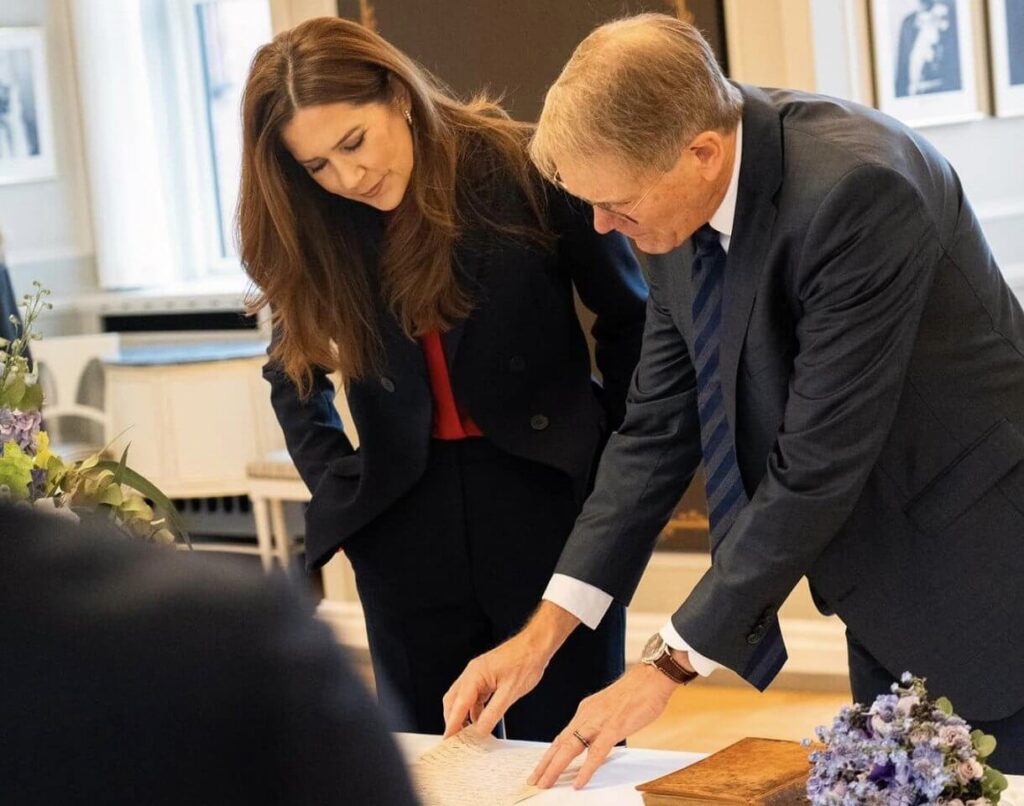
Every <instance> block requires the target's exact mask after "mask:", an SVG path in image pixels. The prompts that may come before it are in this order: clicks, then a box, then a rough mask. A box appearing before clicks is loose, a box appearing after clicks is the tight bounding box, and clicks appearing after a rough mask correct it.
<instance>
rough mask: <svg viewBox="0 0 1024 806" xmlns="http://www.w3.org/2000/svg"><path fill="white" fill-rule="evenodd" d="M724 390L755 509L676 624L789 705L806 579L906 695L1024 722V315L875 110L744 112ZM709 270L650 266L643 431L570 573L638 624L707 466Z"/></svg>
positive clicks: (950, 178) (617, 470)
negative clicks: (790, 660)
mask: <svg viewBox="0 0 1024 806" xmlns="http://www.w3.org/2000/svg"><path fill="white" fill-rule="evenodd" d="M741 90H742V92H743V96H744V112H743V145H742V149H743V150H742V164H741V168H740V176H739V191H738V200H737V208H736V218H735V226H734V229H733V233H732V239H731V241H730V246H729V251H728V261H727V264H726V268H725V278H724V289H723V294H724V298H723V310H722V325H721V334H722V345H721V357H720V367H721V368H720V372H721V381H722V390H723V395H724V397H725V401H726V412H727V416H728V419H729V422H730V423H731V424H732V427H733V433H734V435H735V441H736V450H737V457H738V461H739V465H740V471H741V475H742V478H743V482H744V486H745V488H746V491H747V494H748V496H749V498H750V504H749V505H748V506H747V507H745V509H744V510H743V511H742V513H741V514H740V516H739V518H738V520H737V521H736V523H735V525H734V526H733V527H732V529H731V530H730V531H729V533H728V534H727V535H726V537H724V538H723V539H722V540H721V541H720V543H719V544H718V545H713V546H712V558H713V559H712V567H711V569H710V571H709V572H708V573H707V574H706V575H705V576H704V577H703V578H702V579H701V581H700V582H699V584H698V585H697V587H696V588H695V589H694V590H693V592H692V593H691V594H690V596H689V597H688V598H687V600H686V601H685V603H684V604H683V605H682V606H681V607H680V608H679V610H678V611H677V612H676V613H675V614H674V616H673V624H674V626H675V627H676V629H677V630H678V632H679V634H680V635H681V636H682V637H683V638H684V639H685V640H687V641H688V642H689V643H690V644H691V645H692V646H693V648H694V649H696V650H697V651H698V652H700V653H701V654H703V655H706V656H707V657H710V658H712V659H714V660H716V661H718V662H720V663H722V664H724V665H726V666H728V667H730V668H732V669H734V670H736V671H737V672H739V673H740V674H742V675H743V676H744V677H746V678H747V679H748V680H749V681H750V682H752V683H754V684H755V685H758V686H759V687H762V688H763V687H764V686H766V685H767V684H768V683H769V682H770V681H771V679H772V677H774V675H775V674H776V672H777V671H778V669H779V668H780V666H781V665H782V663H783V662H784V660H785V650H784V648H783V643H782V640H781V637H780V636H779V632H778V621H777V618H776V615H775V614H776V612H777V610H778V608H779V606H780V605H781V604H782V603H783V601H784V600H785V599H786V597H787V596H788V594H789V593H790V591H791V590H792V589H793V587H794V586H795V585H796V583H797V581H798V580H799V579H800V577H801V576H802V575H805V574H806V575H807V577H808V578H809V580H810V583H811V586H812V590H813V591H814V593H815V595H816V598H817V601H818V602H819V606H820V607H823V608H825V609H828V610H832V611H834V612H836V613H837V614H838V615H839V616H840V617H841V618H842V619H843V621H844V622H845V623H846V624H847V626H848V627H849V629H850V631H851V632H852V634H853V635H854V636H856V638H857V639H858V640H859V641H860V642H861V643H862V644H864V645H865V646H866V648H867V649H868V650H869V651H870V653H871V654H872V655H873V656H874V657H875V658H877V659H878V661H880V662H881V663H882V664H883V665H884V666H885V667H886V668H887V669H888V671H889V672H891V673H892V674H894V675H899V674H900V673H901V672H903V671H904V670H909V671H911V672H914V673H915V674H919V675H924V676H927V677H928V681H929V689H930V690H932V691H934V692H936V693H937V694H945V695H948V696H949V697H950V698H951V699H952V701H953V703H954V704H955V705H956V706H957V708H958V710H959V711H961V712H962V713H963V714H965V715H968V716H970V717H972V718H974V719H984V720H989V719H997V718H1001V717H1005V716H1007V715H1009V714H1011V713H1013V712H1015V711H1017V710H1019V709H1020V708H1021V707H1022V706H1024V674H1022V671H1021V670H1022V668H1024V585H1021V584H1020V580H1021V579H1024V461H1022V460H1024V315H1022V312H1021V308H1020V306H1019V304H1018V303H1017V301H1016V299H1015V298H1014V296H1013V294H1012V293H1011V291H1010V289H1009V288H1008V287H1007V285H1006V283H1005V282H1004V281H1003V278H1002V276H1001V275H1000V273H999V269H998V267H997V266H996V264H995V261H994V260H993V258H992V255H991V253H990V251H989V248H988V245H987V243H986V242H985V239H984V237H983V235H982V232H981V228H980V226H979V224H978V221H977V219H976V218H975V216H974V213H973V212H972V211H971V207H970V205H969V204H968V202H967V199H966V198H965V196H964V192H963V189H962V188H961V186H960V182H959V180H958V179H957V176H956V174H955V173H954V172H953V169H952V168H951V167H950V166H949V164H948V163H947V162H946V160H945V159H943V158H942V157H941V156H940V155H939V154H938V153H937V152H936V151H935V149H934V148H933V147H932V146H931V145H929V144H928V142H926V141H925V140H924V139H923V138H922V137H920V136H919V135H917V134H916V133H914V132H912V131H910V130H909V129H907V128H905V127H903V126H902V125H900V124H898V123H896V122H895V121H893V120H891V119H890V118H888V117H886V116H884V115H881V114H879V113H877V112H874V111H872V110H869V109H865V108H863V107H860V106H857V105H855V104H852V103H846V102H843V101H838V100H835V99H831V98H825V97H821V96H815V95H808V94H802V93H797V92H789V91H785V90H760V89H756V88H753V87H741ZM692 254H693V253H692V248H691V244H690V243H689V242H687V244H685V245H684V246H683V247H681V248H679V249H677V250H675V251H674V252H672V253H669V254H666V255H662V256H656V257H653V258H652V259H651V268H650V277H649V279H650V284H651V293H650V300H649V303H648V313H647V327H646V331H645V333H644V345H643V354H642V357H641V361H640V365H639V366H638V368H637V373H636V376H635V378H634V382H633V384H632V387H631V390H630V395H629V401H628V410H627V414H626V419H625V422H624V423H623V425H622V427H621V428H620V430H619V432H618V433H617V434H614V435H613V436H612V438H611V440H610V441H609V444H608V447H607V449H606V451H605V453H604V456H603V459H602V462H601V466H600V469H599V471H598V479H597V483H596V489H595V492H594V493H593V495H592V496H591V497H590V499H589V500H588V502H587V504H586V506H585V508H584V511H583V514H582V515H581V517H580V520H579V521H578V523H577V527H576V530H575V531H574V533H573V535H572V537H571V538H570V541H569V543H568V545H567V546H566V549H565V551H564V552H563V555H562V559H561V560H560V563H559V566H558V568H557V569H556V570H557V572H560V573H564V574H568V575H570V576H573V577H576V578H578V579H581V580H583V581H585V582H589V583H591V584H593V585H595V586H597V587H599V588H601V589H603V590H605V591H608V592H609V593H611V594H613V595H614V596H615V597H616V598H617V599H619V600H620V601H624V602H628V601H629V599H630V597H631V596H632V595H633V592H634V590H635V588H636V585H637V582H638V580H639V578H640V574H641V572H642V571H643V569H644V566H645V565H646V563H647V561H648V558H649V556H650V553H651V550H652V547H653V545H654V540H655V538H656V536H657V534H658V531H659V529H660V528H661V526H662V525H663V524H664V523H665V522H666V520H667V518H668V517H669V514H670V512H671V509H672V507H673V505H674V504H675V503H676V502H677V501H678V499H679V496H680V493H681V492H682V491H683V489H684V488H685V487H686V484H687V483H688V481H689V479H690V477H691V475H692V474H693V472H694V469H695V468H696V466H697V464H698V462H699V461H700V453H701V451H700V438H699V425H698V418H697V404H696V388H695V377H694V371H693V364H692V361H691V355H692V343H693V331H692V324H693V320H692V313H691V303H692V296H693V295H692V289H691V260H692Z"/></svg>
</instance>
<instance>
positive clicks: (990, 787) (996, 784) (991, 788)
mask: <svg viewBox="0 0 1024 806" xmlns="http://www.w3.org/2000/svg"><path fill="white" fill-rule="evenodd" d="M1009 785H1010V783H1009V781H1007V780H1006V776H1005V775H1003V774H1002V773H1001V772H999V770H997V769H995V768H994V767H985V774H984V775H982V777H981V791H982V793H983V794H984V795H985V797H986V798H989V799H990V800H992V801H998V800H999V795H1000V793H1002V792H1004V791H1005V790H1006V788H1007V787H1008V786H1009Z"/></svg>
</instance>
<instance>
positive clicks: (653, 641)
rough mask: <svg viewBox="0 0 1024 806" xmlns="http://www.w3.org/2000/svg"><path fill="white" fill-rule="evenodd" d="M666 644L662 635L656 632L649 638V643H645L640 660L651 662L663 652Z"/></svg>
mask: <svg viewBox="0 0 1024 806" xmlns="http://www.w3.org/2000/svg"><path fill="white" fill-rule="evenodd" d="M664 646H665V641H664V640H663V639H662V637H661V635H660V634H658V633H655V634H654V635H652V636H651V637H650V638H648V639H647V643H646V644H644V651H643V652H642V653H641V654H640V660H641V661H642V662H645V663H651V662H652V661H654V659H655V658H657V657H658V656H659V655H660V654H661V649H662V647H664Z"/></svg>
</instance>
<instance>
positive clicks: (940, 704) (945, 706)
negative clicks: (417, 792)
mask: <svg viewBox="0 0 1024 806" xmlns="http://www.w3.org/2000/svg"><path fill="white" fill-rule="evenodd" d="M935 707H936V708H938V709H939V710H940V711H942V713H944V714H945V715H946V716H951V715H952V713H953V703H951V702H950V701H949V698H948V697H939V698H938V699H937V700H936V701H935Z"/></svg>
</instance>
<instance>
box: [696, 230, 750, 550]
mask: <svg viewBox="0 0 1024 806" xmlns="http://www.w3.org/2000/svg"><path fill="white" fill-rule="evenodd" d="M693 246H694V257H693V288H694V289H695V294H694V297H693V332H694V339H693V352H694V368H695V369H696V371H697V409H698V413H699V416H700V442H701V448H702V449H703V453H704V473H705V490H706V492H707V498H708V520H709V521H710V524H711V545H712V546H715V545H717V543H718V541H719V540H721V538H722V537H723V536H724V535H725V534H726V533H727V532H728V531H729V527H731V526H732V524H733V522H734V521H735V520H736V516H737V515H739V513H740V510H742V509H743V507H745V506H746V505H747V494H746V491H745V490H744V489H743V479H741V478H740V468H739V464H738V463H737V461H736V448H735V445H734V443H733V438H732V429H731V428H730V427H729V422H728V420H727V419H726V416H725V401H724V399H723V398H722V380H721V375H720V373H719V362H718V357H719V352H720V350H719V347H720V331H719V326H720V324H721V321H722V277H723V275H724V273H725V250H724V249H722V244H721V241H720V240H719V234H718V232H716V231H715V230H714V229H712V228H711V227H710V226H709V225H708V224H705V225H704V226H703V227H701V228H700V229H699V230H697V231H696V232H695V233H694V234H693Z"/></svg>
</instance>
